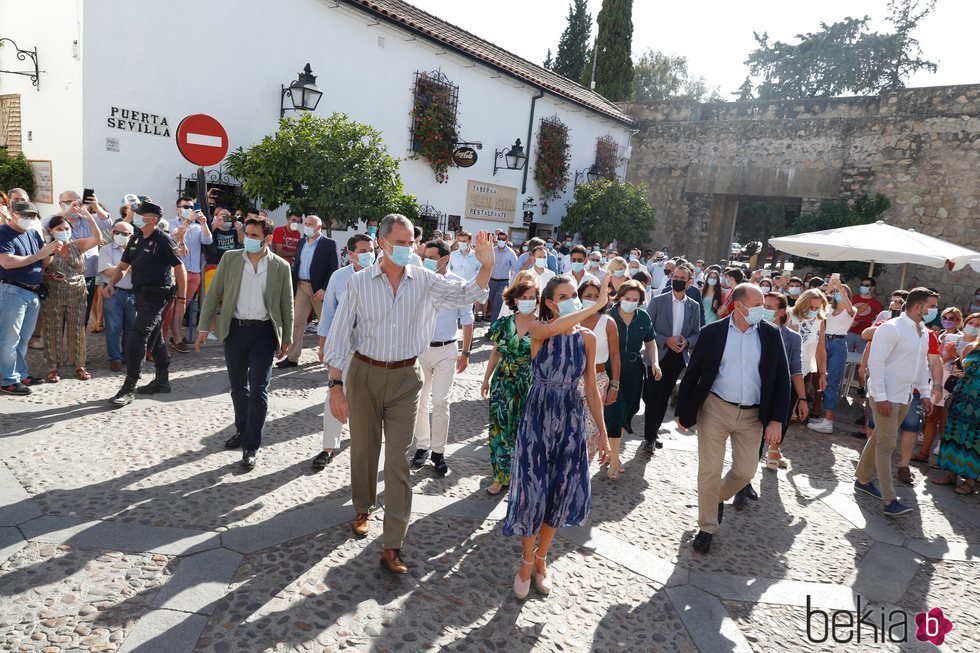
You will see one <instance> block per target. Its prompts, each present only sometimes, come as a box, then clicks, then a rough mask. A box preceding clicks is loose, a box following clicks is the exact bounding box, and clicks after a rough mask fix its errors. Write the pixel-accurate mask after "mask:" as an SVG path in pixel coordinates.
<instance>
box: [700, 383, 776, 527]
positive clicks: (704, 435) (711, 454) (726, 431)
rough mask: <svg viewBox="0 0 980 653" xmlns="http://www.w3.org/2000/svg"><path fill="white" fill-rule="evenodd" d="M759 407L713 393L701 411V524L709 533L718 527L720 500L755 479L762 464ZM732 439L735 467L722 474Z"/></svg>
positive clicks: (729, 496)
mask: <svg viewBox="0 0 980 653" xmlns="http://www.w3.org/2000/svg"><path fill="white" fill-rule="evenodd" d="M762 431H763V427H762V422H760V421H759V409H758V408H750V409H744V410H743V409H740V408H739V407H738V406H732V405H731V404H729V403H727V402H725V401H722V400H721V399H719V398H718V397H716V396H715V395H713V394H710V393H709V394H708V398H707V399H705V400H704V403H703V404H702V405H701V410H700V412H698V527H699V528H700V529H701V530H702V531H704V532H706V533H715V532H717V530H718V504H719V503H721V502H723V501H727V500H728V499H730V498H732V497H733V496H735V493H736V492H738V491H739V490H741V489H742V488H743V487H745V486H746V484H748V482H749V481H751V480H752V477H753V476H755V470H756V468H757V467H758V466H759V444H760V442H762ZM729 437H731V440H732V467H731V469H729V470H728V473H727V474H725V476H724V478H722V475H721V470H722V467H723V466H724V463H725V443H726V441H727V440H728V438H729Z"/></svg>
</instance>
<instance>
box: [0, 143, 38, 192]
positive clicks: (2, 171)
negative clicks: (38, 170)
mask: <svg viewBox="0 0 980 653" xmlns="http://www.w3.org/2000/svg"><path fill="white" fill-rule="evenodd" d="M10 188H23V189H24V190H26V191H27V194H28V195H30V196H31V197H33V196H34V169H33V168H31V164H30V163H28V161H27V157H26V156H24V153H23V152H18V153H17V154H13V155H11V154H8V153H7V149H6V148H2V147H0V189H3V191H4V192H6V191H7V190H8V189H10Z"/></svg>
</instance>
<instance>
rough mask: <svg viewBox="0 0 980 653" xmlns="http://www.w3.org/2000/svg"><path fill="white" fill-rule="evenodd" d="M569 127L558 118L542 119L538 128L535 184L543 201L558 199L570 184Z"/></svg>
mask: <svg viewBox="0 0 980 653" xmlns="http://www.w3.org/2000/svg"><path fill="white" fill-rule="evenodd" d="M569 159H570V154H569V144H568V126H567V125H565V123H563V122H562V121H561V120H559V119H558V118H557V116H556V117H552V118H542V119H541V126H540V127H539V128H538V150H537V158H536V160H535V162H534V183H536V184H537V185H538V189H539V190H540V191H541V200H542V201H548V200H554V199H558V197H559V196H560V195H561V193H562V191H563V190H564V189H565V186H566V185H567V184H568V162H569Z"/></svg>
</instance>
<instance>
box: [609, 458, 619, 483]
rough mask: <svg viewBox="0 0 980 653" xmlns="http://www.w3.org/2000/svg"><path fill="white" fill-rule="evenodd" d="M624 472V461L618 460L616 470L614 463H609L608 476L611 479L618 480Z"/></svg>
mask: <svg viewBox="0 0 980 653" xmlns="http://www.w3.org/2000/svg"><path fill="white" fill-rule="evenodd" d="M622 472H623V463H621V462H619V461H616V471H615V472H613V464H612V462H610V463H609V471H607V472H606V476H608V477H609V480H610V481H618V480H619V475H620V474H621V473H622Z"/></svg>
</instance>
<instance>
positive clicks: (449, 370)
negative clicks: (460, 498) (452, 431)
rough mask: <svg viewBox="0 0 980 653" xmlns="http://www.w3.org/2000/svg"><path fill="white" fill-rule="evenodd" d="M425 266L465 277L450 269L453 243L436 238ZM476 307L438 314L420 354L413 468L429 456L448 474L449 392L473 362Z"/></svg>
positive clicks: (449, 275) (454, 277)
mask: <svg viewBox="0 0 980 653" xmlns="http://www.w3.org/2000/svg"><path fill="white" fill-rule="evenodd" d="M424 254H425V258H423V259H422V265H423V266H424V267H426V268H428V269H429V270H432V271H433V272H435V273H436V274H439V275H442V276H444V277H446V278H447V279H451V280H453V281H462V280H463V279H462V278H461V277H459V276H457V275H455V274H453V273H452V272H448V273H447V270H446V268H447V267H448V264H449V246H448V245H446V243H445V242H444V241H442V240H432V241H430V242H428V243H426V245H425V252H424ZM473 322H474V319H473V307H472V305H470V306H465V307H462V308H446V309H443V310H441V311H439V312H438V313H437V314H436V324H435V329H434V330H433V333H432V337H431V338H430V339H429V346H428V347H427V348H426V349H425V351H423V352H422V353H421V354H420V355H419V365H420V366H421V367H422V392H421V394H420V395H419V411H418V417H417V418H416V421H415V446H416V447H417V448H416V450H415V456H414V457H413V458H412V468H413V469H421V468H422V466H423V465H425V460H426V458H428V457H430V454H429V450H430V448H431V450H432V454H431V459H432V464H433V465H435V468H436V474H438V475H439V476H445V475H446V474H447V473H448V472H449V466H448V465H446V458H445V453H446V441H447V440H448V439H449V395H450V393H451V392H452V389H453V379H455V378H456V374H459V373H461V372H463V371H464V370H465V369H466V367H467V366H468V365H469V361H470V345H471V344H472V342H473ZM457 324H459V325H461V326H462V327H463V351H462V352H460V351H459V350H458V348H457V344H456V336H457V331H458V329H459V327H458V326H457ZM430 395H431V396H432V428H431V429H430V428H429V396H430Z"/></svg>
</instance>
